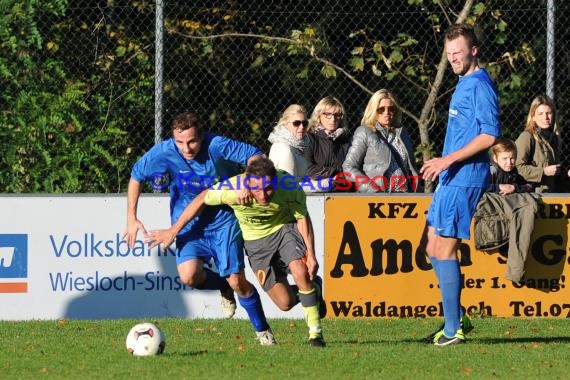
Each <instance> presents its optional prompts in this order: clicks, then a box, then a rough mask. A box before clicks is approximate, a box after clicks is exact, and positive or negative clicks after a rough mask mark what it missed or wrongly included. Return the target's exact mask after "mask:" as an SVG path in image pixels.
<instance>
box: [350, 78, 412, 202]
mask: <svg viewBox="0 0 570 380" xmlns="http://www.w3.org/2000/svg"><path fill="white" fill-rule="evenodd" d="M401 120H402V111H401V110H400V108H399V107H398V103H397V102H396V99H395V97H394V95H393V94H392V93H391V92H390V91H388V90H385V89H382V90H379V91H376V92H375V93H374V94H373V95H372V97H371V98H370V100H369V101H368V105H367V106H366V109H365V111H364V116H363V117H362V121H361V124H362V125H361V126H360V127H358V128H357V129H356V131H355V132H354V136H353V138H352V144H351V146H350V149H349V151H348V153H347V155H346V159H345V160H344V163H343V165H342V168H343V170H344V173H343V175H344V178H346V179H348V180H350V181H352V182H353V183H354V186H355V189H356V191H358V192H361V193H378V192H386V193H394V192H417V191H418V190H419V175H418V171H417V169H416V166H415V162H414V149H413V146H412V141H411V139H410V136H409V134H408V131H407V130H406V128H404V127H402V126H401V124H400V123H401Z"/></svg>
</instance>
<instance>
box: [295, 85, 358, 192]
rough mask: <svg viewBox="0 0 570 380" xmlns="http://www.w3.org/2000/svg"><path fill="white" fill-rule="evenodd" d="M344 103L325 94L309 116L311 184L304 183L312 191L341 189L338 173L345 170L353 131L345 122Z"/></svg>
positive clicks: (309, 173) (308, 152)
mask: <svg viewBox="0 0 570 380" xmlns="http://www.w3.org/2000/svg"><path fill="white" fill-rule="evenodd" d="M343 121H344V106H343V105H342V103H341V102H340V100H338V99H337V98H335V97H333V96H326V97H324V98H322V99H321V100H320V101H319V102H318V103H317V105H316V106H315V109H314V110H313V113H312V114H311V118H310V119H309V130H308V133H307V135H308V136H309V141H310V144H309V147H308V149H307V154H306V158H307V161H308V162H309V167H308V169H307V175H308V176H309V177H310V178H311V185H312V186H307V187H303V188H304V190H305V191H309V192H330V191H338V190H340V189H339V188H336V187H335V184H334V177H335V176H336V175H337V174H338V173H340V172H342V163H343V162H344V158H345V157H346V154H347V153H348V149H349V148H350V140H351V138H352V134H351V133H350V131H349V130H348V128H345V127H344V125H343Z"/></svg>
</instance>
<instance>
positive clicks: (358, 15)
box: [0, 0, 570, 192]
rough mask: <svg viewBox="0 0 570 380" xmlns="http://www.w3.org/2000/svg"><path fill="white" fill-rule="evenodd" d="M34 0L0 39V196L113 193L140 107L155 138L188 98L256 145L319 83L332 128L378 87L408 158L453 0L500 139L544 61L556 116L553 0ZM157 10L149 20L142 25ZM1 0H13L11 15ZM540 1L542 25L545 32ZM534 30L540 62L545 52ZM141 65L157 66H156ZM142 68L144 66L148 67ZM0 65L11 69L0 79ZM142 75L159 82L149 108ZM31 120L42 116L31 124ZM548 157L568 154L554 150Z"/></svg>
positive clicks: (431, 126)
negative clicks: (2, 172)
mask: <svg viewBox="0 0 570 380" xmlns="http://www.w3.org/2000/svg"><path fill="white" fill-rule="evenodd" d="M9 2H10V1H9ZM13 3H14V4H18V2H17V1H13ZM44 3H45V4H44V5H43V7H42V6H38V8H39V9H36V12H35V13H33V14H31V15H30V16H29V17H30V19H29V21H31V22H33V23H35V24H34V25H33V26H34V27H37V39H38V40H37V41H39V42H37V43H35V42H34V40H32V37H34V38H35V35H34V36H29V35H28V34H26V31H29V30H30V28H31V27H32V26H30V25H31V24H30V25H28V24H26V25H22V26H21V27H20V29H21V30H20V29H17V30H16V29H14V28H12V29H10V30H11V31H12V32H13V34H14V37H15V38H16V40H11V41H12V43H13V44H14V46H15V47H14V49H12V50H7V49H6V46H7V45H6V44H4V45H3V46H4V48H3V50H0V51H1V52H2V56H1V58H2V59H3V60H5V61H6V62H5V63H4V64H3V65H1V66H0V72H3V73H4V77H3V81H5V83H6V85H5V86H4V89H3V91H4V94H3V97H2V103H0V106H1V111H2V115H3V119H2V122H3V123H5V124H6V125H8V126H9V127H8V128H7V129H6V131H5V133H4V136H5V137H6V138H4V140H5V141H4V144H5V146H6V149H7V150H6V151H7V152H10V153H9V154H6V155H5V159H6V164H7V165H8V166H7V167H8V168H9V170H10V173H12V174H10V175H9V177H10V178H9V179H5V180H6V181H11V182H10V183H9V184H6V183H4V184H3V190H2V191H4V192H18V191H56V192H59V191H61V192H121V191H124V190H125V186H126V184H127V182H128V178H129V174H130V167H131V166H132V164H133V163H134V162H135V160H136V159H137V158H138V157H140V155H141V154H142V153H143V152H144V151H146V150H147V149H149V148H150V147H151V146H152V145H153V144H154V142H155V115H159V116H160V118H161V119H162V120H159V123H157V124H158V125H159V126H161V127H162V128H163V133H162V137H167V136H168V134H169V131H170V128H169V125H170V122H171V120H172V118H173V117H174V116H175V115H177V114H178V113H180V112H182V111H187V110H192V111H195V112H197V113H198V114H199V115H200V117H201V118H202V119H203V120H204V122H206V123H207V125H208V127H209V128H210V129H211V130H213V131H215V132H218V133H221V134H224V135H227V136H229V137H233V138H236V139H239V140H244V141H248V142H250V143H252V144H255V145H257V146H259V147H260V148H263V149H265V150H267V149H268V148H269V145H268V142H267V136H268V134H269V132H270V131H271V129H272V127H273V125H274V123H275V122H276V121H277V119H278V118H279V116H280V113H281V112H282V110H284V109H285V108H286V106H287V105H289V104H292V103H299V104H302V105H304V106H305V107H306V108H307V109H308V110H309V112H311V111H312V108H313V107H314V105H316V103H317V102H318V100H319V99H321V98H322V97H324V96H327V95H334V96H336V97H337V98H339V99H340V100H341V101H342V102H343V103H344V106H345V108H346V111H347V112H346V117H345V119H344V122H345V123H346V126H347V127H349V128H352V129H354V128H356V127H357V126H358V125H359V122H360V119H361V117H362V112H363V111H364V108H365V107H366V104H367V102H368V99H369V97H370V95H371V94H372V93H373V92H375V91H376V90H378V89H380V88H388V89H390V90H391V91H393V92H394V93H395V94H396V96H397V98H398V100H399V102H400V104H401V106H402V107H403V108H404V110H405V115H404V125H406V126H407V127H408V129H409V130H410V132H411V134H412V137H413V139H414V143H415V145H416V146H417V148H418V160H419V161H421V159H422V154H421V153H422V151H425V150H426V149H428V150H430V151H431V152H432V153H434V154H438V153H439V152H440V151H441V147H442V143H443V136H444V133H445V124H446V118H447V107H448V104H449V98H450V95H451V93H452V91H453V87H454V85H455V83H456V81H457V78H456V77H455V76H454V75H453V73H452V72H451V70H449V69H448V68H446V70H445V75H444V76H443V81H442V83H441V87H440V88H439V90H438V92H437V98H436V99H435V103H434V104H433V107H429V104H428V106H426V102H427V101H428V94H429V92H430V90H431V89H432V86H433V85H434V82H435V78H436V75H437V68H438V64H439V63H440V61H441V59H442V36H443V32H444V31H445V29H446V28H447V26H448V25H449V24H450V23H453V22H456V20H457V19H458V17H462V16H461V14H462V13H461V12H462V10H464V9H468V10H469V11H468V12H467V21H468V22H475V23H476V25H477V26H478V30H479V32H480V35H481V39H482V51H481V58H482V62H483V63H484V64H485V66H486V67H487V68H488V70H489V71H490V72H491V73H492V75H493V77H494V78H495V79H496V82H497V85H498V88H499V91H500V96H501V98H500V99H501V100H500V101H501V121H502V127H503V132H504V134H505V135H507V136H509V137H512V138H516V137H517V136H518V134H519V133H520V131H522V129H523V127H524V123H525V119H526V114H527V112H528V106H529V104H530V101H531V100H532V98H533V97H534V96H535V95H538V94H541V93H545V92H546V91H547V89H546V82H547V71H548V70H549V66H548V65H549V64H551V66H550V70H551V72H552V73H554V82H553V83H554V87H553V88H552V89H551V90H550V91H552V95H554V97H555V100H556V103H557V105H558V111H559V114H558V115H557V116H558V122H559V123H560V124H561V125H562V126H563V127H564V120H565V119H566V112H567V109H568V108H569V107H568V103H569V102H570V96H569V95H570V86H568V81H569V74H570V72H569V71H570V66H569V65H568V63H569V59H568V54H569V53H568V52H569V51H570V50H569V49H568V48H567V46H566V45H567V43H568V42H567V41H568V40H569V39H567V38H565V37H566V35H567V34H568V31H567V28H566V27H565V25H566V24H567V22H568V21H569V17H570V9H569V8H570V5H568V2H563V1H556V2H555V1H554V0H549V1H547V0H516V1H498V0H497V1H493V0H488V1H480V2H476V1H469V0H468V1H465V2H458V1H451V0H449V1H439V2H433V1H431V0H430V1H426V0H423V1H422V0H407V1H404V0H384V1H358V2H351V1H332V0H323V1H318V0H317V1H311V2H307V1H298V0H295V1H294V0H275V1H272V2H257V1H235V0H233V1H232V0H227V1H192V2H189V1H181V0H178V1H174V0H158V1H157V2H156V3H155V2H154V1H150V2H149V1H144V0H143V1H141V0H137V1H135V0H122V1H121V0H105V1H102V0H98V1H94V0H90V1H85V0H84V1H72V2H69V4H66V3H65V1H63V0H46V1H45V2H44ZM554 5H555V7H554ZM157 7H159V9H161V12H160V14H162V15H163V17H164V19H163V22H162V23H161V22H160V20H158V21H159V22H158V23H157V19H156V14H157ZM7 8H8V11H10V6H8V7H7ZM16 8H17V7H16V5H13V6H12V8H11V10H12V12H14V9H16ZM21 8H22V9H23V8H25V6H23V5H22V6H21ZM549 10H550V12H551V13H550V14H552V15H554V17H553V19H552V20H553V21H554V24H553V25H555V27H556V28H555V33H554V34H553V35H551V36H550V37H551V38H550V39H548V33H547V28H548V23H547V17H548V14H549ZM28 12H29V10H28ZM19 17H20V16H19ZM24 17H25V16H21V17H20V18H18V17H15V18H14V19H11V20H10V24H9V25H11V26H14V25H17V24H18V22H20V23H24V21H23V20H25V18H24ZM26 17H27V16H26ZM157 24H158V25H161V24H163V25H164V29H163V30H164V34H163V35H162V39H161V40H160V39H158V40H157V38H156V37H157V35H156V33H155V30H156V28H157ZM8 37H10V36H8ZM159 37H160V36H159ZM18 38H21V39H23V40H22V41H21V42H18V41H19V40H18ZM157 41H162V42H158V43H159V45H157ZM549 41H550V42H551V43H553V44H552V45H551V47H553V50H552V51H553V55H552V57H553V60H552V61H549V59H547V57H548V53H549V50H548V49H547V47H548V46H549V45H548V44H549ZM25 44H27V45H25ZM160 44H162V45H160ZM22 46H24V47H26V49H23V48H21V47H22ZM157 47H158V50H159V51H162V52H163V55H162V56H161V57H159V58H160V59H157V57H156V56H155V51H157ZM26 55H27V56H26ZM28 58H29V59H30V60H32V63H33V64H34V65H35V66H37V67H35V68H34V69H37V70H39V71H33V74H30V77H29V78H25V80H24V79H22V80H21V81H19V82H17V83H16V79H18V78H17V77H15V76H14V73H17V70H16V68H15V67H16V66H14V68H13V69H11V67H12V66H10V59H13V60H15V61H13V62H12V63H14V65H17V64H18V63H19V62H17V61H18V60H19V59H28ZM26 62H28V61H26ZM156 62H158V63H160V62H162V64H163V67H162V68H160V67H158V70H157V66H156ZM28 63H29V62H28ZM26 67H28V66H26ZM30 67H31V66H30ZM42 70H43V71H42ZM30 71H31V72H32V70H30ZM157 71H158V72H159V74H160V75H159V76H158V77H155V73H156V72H157ZM46 73H49V80H47V78H48V75H47V74H46ZM8 74H10V75H12V76H11V77H10V78H9V79H6V78H7V75H8ZM18 74H19V75H23V74H22V73H21V72H18ZM14 78H15V79H14ZM155 78H158V79H161V80H162V81H159V88H161V89H162V93H161V97H162V103H161V104H160V105H159V108H158V110H159V111H160V112H159V113H155V109H156V106H155V100H156V97H155ZM31 85H34V86H36V87H34V88H35V90H34V91H35V92H33V91H29V92H30V94H32V95H33V94H37V93H39V94H43V96H45V100H43V101H42V102H40V101H39V100H38V99H43V98H42V97H38V96H36V97H34V98H33V99H34V100H33V101H32V100H27V101H28V103H26V102H23V101H19V102H16V101H15V100H14V99H17V98H18V96H21V91H22V90H25V89H26V86H31ZM47 88H49V90H47ZM18 91H20V92H18ZM6 92H9V94H8V95H7V94H6ZM26 99H27V98H26ZM50 100H51V103H50ZM55 100H57V104H56V105H52V103H53V102H55ZM422 112H423V117H422ZM13 113H14V114H18V115H20V116H19V117H20V119H17V120H16V119H14V118H13V117H12V116H13V115H12V114H13ZM22 115H24V116H22ZM26 115H27V116H26ZM54 115H56V116H57V117H56V116H54ZM26 117H29V119H26ZM42 117H45V118H46V120H44V121H42V123H43V124H42V123H39V122H38V119H40V120H43V119H42ZM14 120H16V121H14ZM34 123H37V125H35V124H34ZM25 124H34V126H33V128H31V129H32V130H33V134H23V135H21V136H20V137H21V138H20V139H16V138H14V134H18V133H20V134H22V133H23V132H22V126H23V125H25ZM422 126H423V127H425V128H427V129H428V130H429V142H430V143H432V144H433V145H432V146H426V145H425V144H422V143H425V141H424V142H422V141H420V137H419V136H420V135H419V128H421V127H422ZM50 136H51V137H50ZM18 144H22V145H21V146H19V145H18ZM564 146H565V147H567V146H568V144H565V145H564ZM38 152H39V153H38ZM563 153H564V156H565V157H568V156H569V155H570V148H565V151H564V152H563ZM63 156H65V158H60V157H63ZM23 157H26V158H23ZM46 157H47V158H46ZM48 158H49V159H48ZM569 161H570V160H569ZM31 167H41V168H43V169H41V170H40V169H37V170H36V169H34V170H31V169H30V168H31ZM74 170H75V171H80V172H81V173H82V174H81V175H76V174H73V171H74ZM66 171H67V172H66ZM86 171H87V172H88V173H85V172H86ZM61 172H63V173H64V174H57V175H56V174H53V173H61ZM23 177H24V178H26V179H25V181H24V180H22V178H23ZM86 178H89V181H91V183H90V185H89V186H87V185H85V184H84V182H85V181H86ZM15 184H17V186H16V185H15Z"/></svg>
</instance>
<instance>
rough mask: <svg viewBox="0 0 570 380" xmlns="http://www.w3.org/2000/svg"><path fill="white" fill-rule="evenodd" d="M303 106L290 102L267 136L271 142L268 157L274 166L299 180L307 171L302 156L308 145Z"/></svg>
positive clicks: (305, 162)
mask: <svg viewBox="0 0 570 380" xmlns="http://www.w3.org/2000/svg"><path fill="white" fill-rule="evenodd" d="M306 114H307V113H306V111H305V108H304V107H303V106H300V105H298V104H292V105H290V106H289V107H287V108H286V109H285V111H283V114H282V115H281V118H280V119H279V121H278V122H277V125H276V126H275V127H274V128H273V131H272V132H271V134H270V135H269V137H268V140H269V142H270V143H271V148H270V150H269V159H270V160H271V161H273V163H274V164H275V168H277V169H281V170H284V171H286V172H287V173H289V174H291V175H292V176H294V177H295V178H296V179H297V180H298V181H301V180H302V179H303V177H304V176H305V174H306V173H307V167H308V162H307V160H306V159H305V157H304V154H305V150H306V149H307V146H308V145H309V139H308V137H307V127H308V125H309V121H308V120H307V118H306Z"/></svg>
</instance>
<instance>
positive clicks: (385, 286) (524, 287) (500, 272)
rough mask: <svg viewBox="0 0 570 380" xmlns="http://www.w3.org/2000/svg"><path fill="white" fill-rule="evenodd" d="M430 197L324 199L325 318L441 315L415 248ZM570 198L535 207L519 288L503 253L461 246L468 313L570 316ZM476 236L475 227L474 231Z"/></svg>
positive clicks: (433, 284) (430, 276) (420, 250)
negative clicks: (569, 278) (508, 275)
mask: <svg viewBox="0 0 570 380" xmlns="http://www.w3.org/2000/svg"><path fill="white" fill-rule="evenodd" d="M430 202H431V196H429V195H424V196H362V197H353V196H352V197H348V196H342V195H340V196H330V197H327V198H326V200H325V231H324V232H325V242H324V243H325V257H324V266H325V268H324V275H325V284H326V289H325V290H326V294H325V296H326V301H327V304H328V314H327V317H328V318H386V317H438V316H442V315H443V310H442V306H441V303H440V301H441V296H440V292H439V288H438V284H437V280H436V278H435V274H434V272H433V271H432V269H431V265H430V263H429V259H427V257H426V255H425V250H424V247H423V246H422V245H421V244H420V240H421V237H422V233H423V230H424V226H425V220H426V214H427V210H428V208H429V203H430ZM568 218H570V198H567V197H544V198H543V199H542V200H541V202H540V204H539V211H538V214H537V216H536V220H535V228H534V232H533V236H532V239H531V247H530V251H529V254H528V258H527V261H526V265H525V277H524V279H523V281H522V282H521V283H513V282H512V281H510V280H508V279H506V277H505V271H506V260H507V258H506V256H507V255H506V254H505V253H500V252H490V253H489V252H482V251H477V250H476V249H475V246H474V244H473V241H472V240H469V241H466V240H464V241H462V242H461V244H460V246H459V249H458V256H459V260H460V266H461V272H462V275H463V279H462V293H461V301H462V305H463V307H465V308H466V310H467V312H468V313H469V314H475V315H487V316H499V317H559V318H569V317H570V291H569V290H568V289H566V277H567V275H568V273H569V267H570V259H569V257H568V254H567V252H568V228H569V227H568ZM471 236H473V226H472V233H471Z"/></svg>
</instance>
